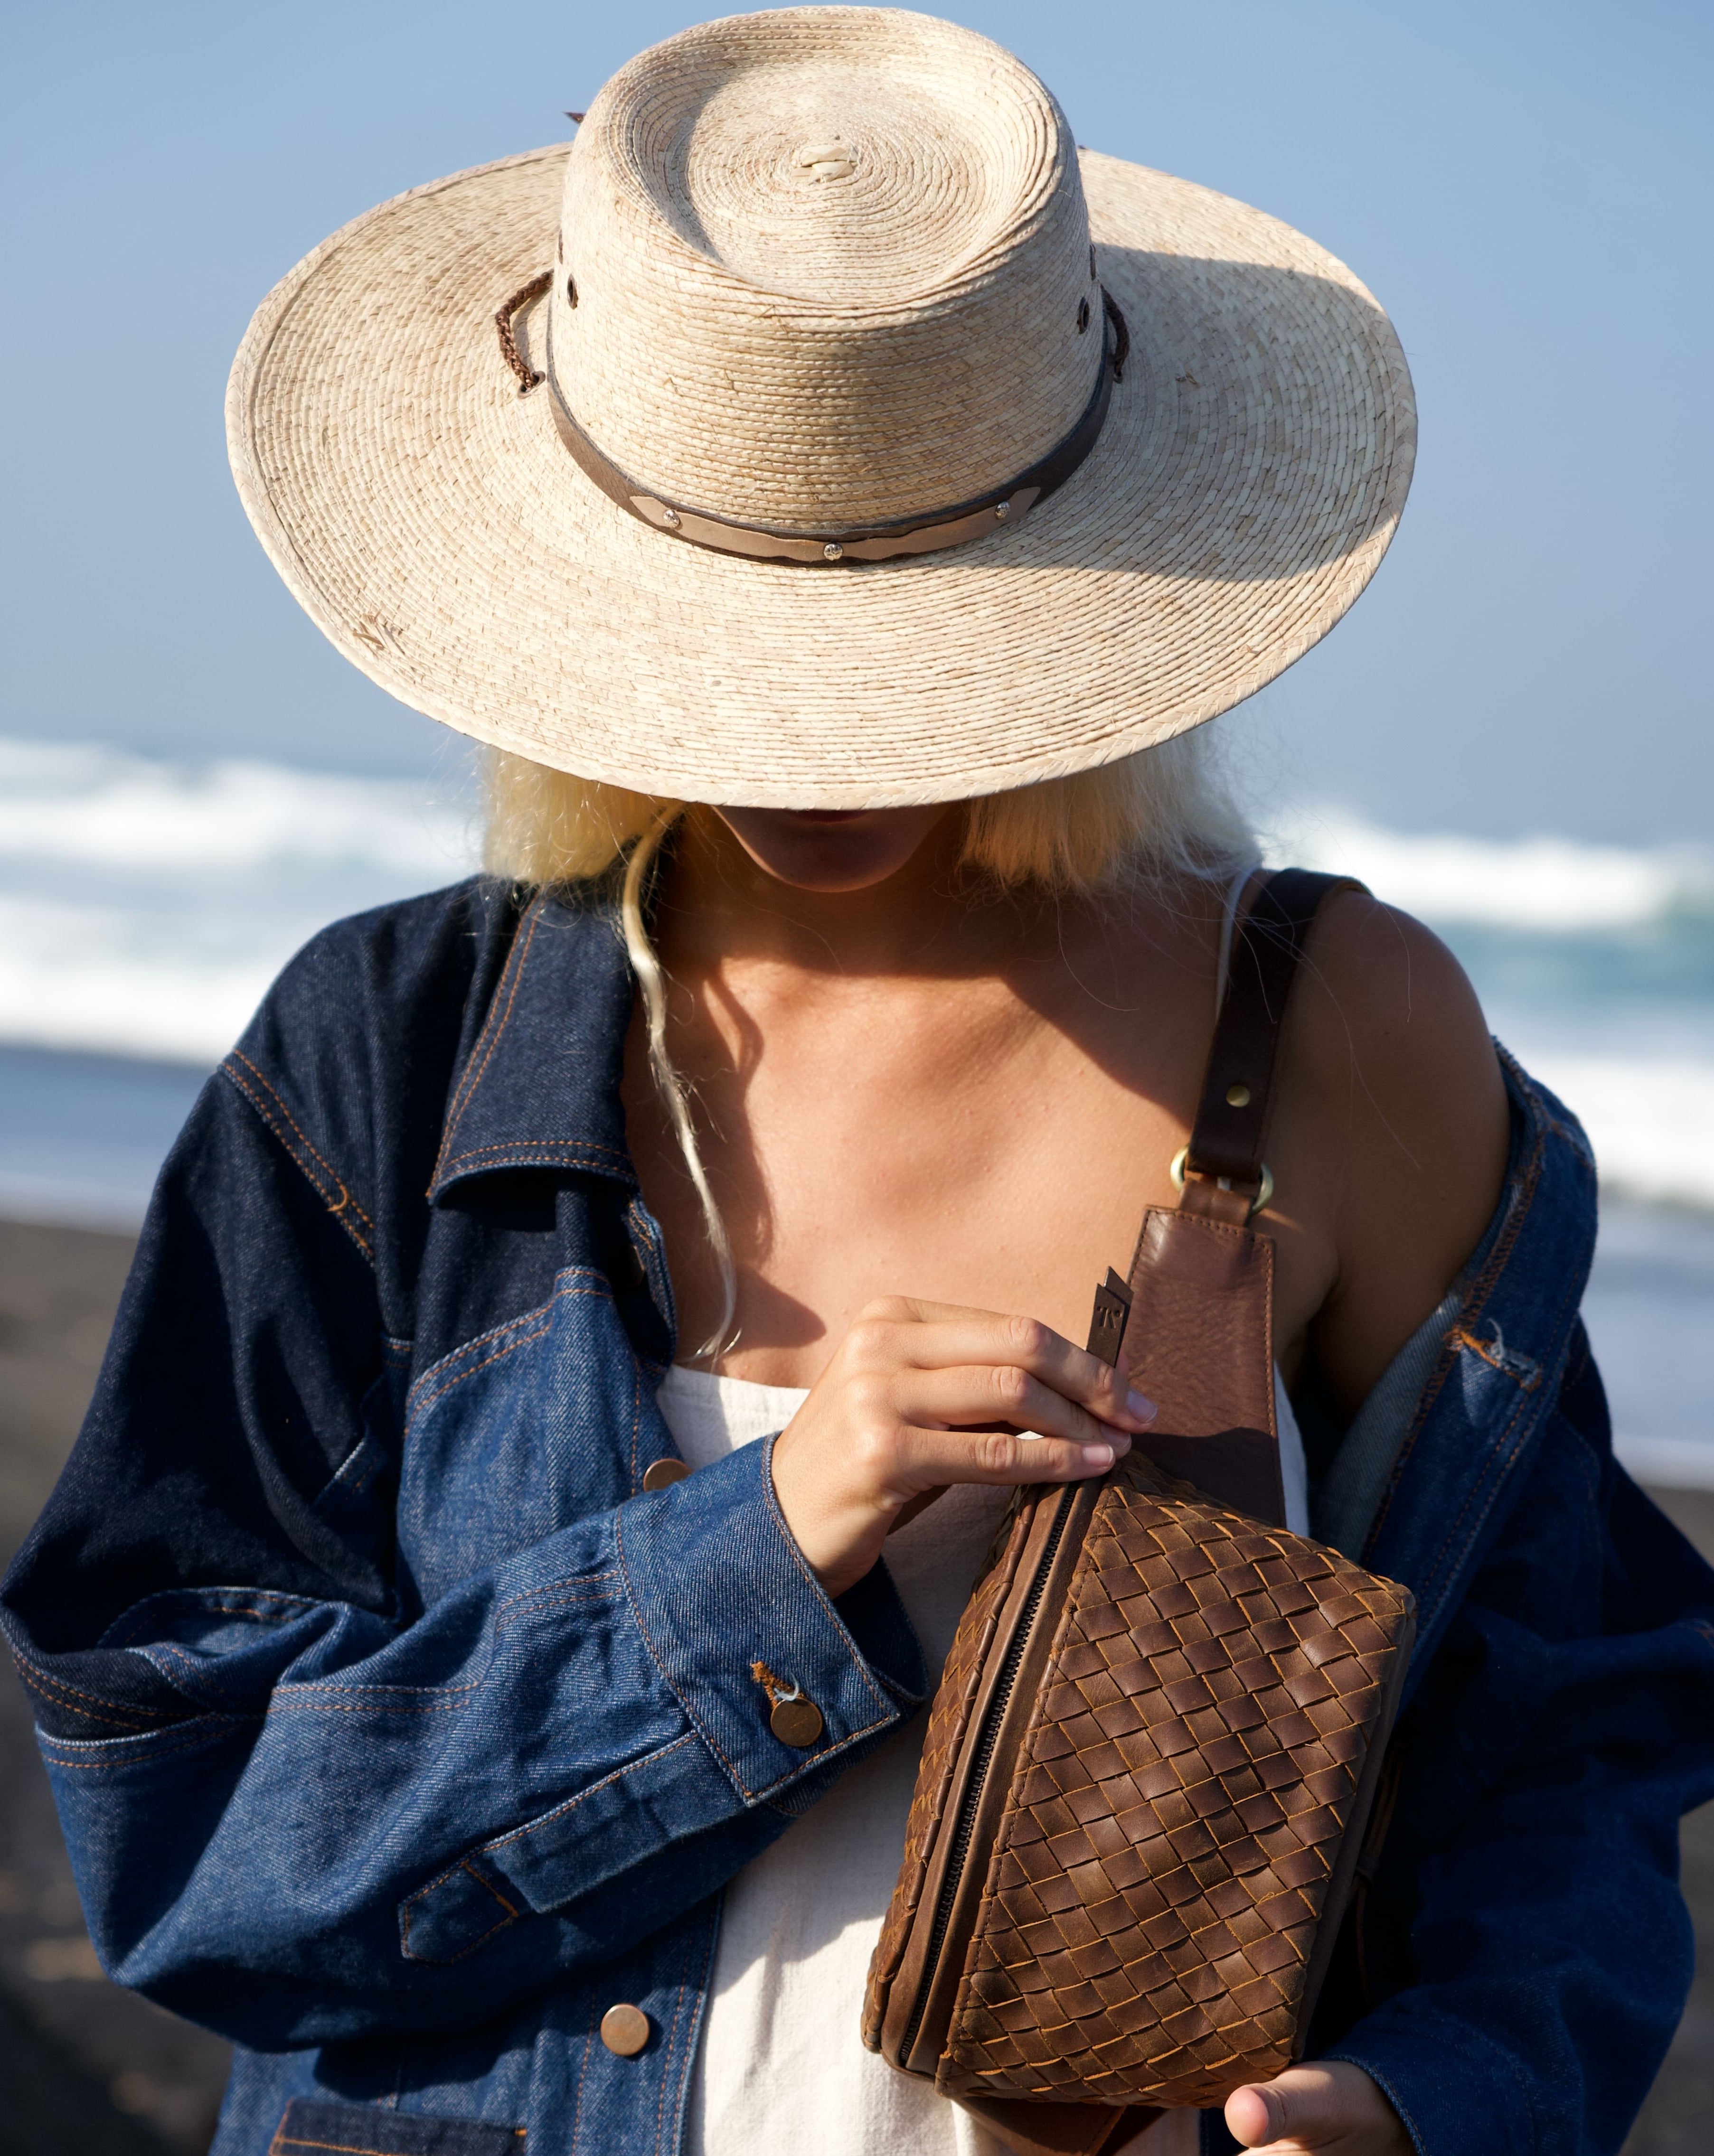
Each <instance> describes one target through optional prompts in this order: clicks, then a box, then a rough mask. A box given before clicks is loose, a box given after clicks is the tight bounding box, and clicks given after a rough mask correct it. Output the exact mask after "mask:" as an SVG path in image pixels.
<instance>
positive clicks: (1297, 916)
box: [1185, 869, 1365, 1198]
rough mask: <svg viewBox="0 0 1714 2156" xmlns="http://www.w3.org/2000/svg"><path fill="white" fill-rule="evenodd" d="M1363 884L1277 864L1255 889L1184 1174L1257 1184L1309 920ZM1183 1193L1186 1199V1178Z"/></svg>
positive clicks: (1239, 934)
mask: <svg viewBox="0 0 1714 2156" xmlns="http://www.w3.org/2000/svg"><path fill="white" fill-rule="evenodd" d="M1364 888H1365V886H1364V885H1361V884H1360V883H1358V882H1357V881H1356V880H1355V878H1353V877H1351V876H1335V875H1319V874H1317V873H1316V872H1315V870H1310V869H1279V870H1276V871H1275V873H1274V875H1270V876H1269V878H1268V879H1267V880H1266V881H1265V882H1264V884H1263V885H1262V887H1261V889H1260V890H1259V891H1258V892H1257V894H1256V896H1255V899H1254V901H1253V904H1252V905H1251V906H1250V909H1249V911H1248V913H1247V914H1246V915H1245V916H1243V919H1242V920H1241V921H1239V922H1238V926H1237V928H1236V930H1235V932H1234V933H1233V939H1232V963H1231V966H1230V968H1229V969H1228V974H1227V980H1226V994H1225V997H1224V999H1223V1000H1222V1004H1221V1006H1220V1015H1219V1018H1218V1019H1217V1021H1216V1023H1215V1027H1214V1039H1213V1041H1212V1045H1210V1047H1209V1050H1208V1063H1207V1070H1205V1071H1204V1073H1203V1075H1202V1099H1201V1100H1200V1101H1198V1103H1197V1119H1196V1122H1195V1123H1194V1124H1193V1125H1192V1129H1191V1142H1190V1147H1189V1150H1188V1152H1187V1153H1186V1159H1185V1168H1186V1175H1187V1176H1189V1175H1201V1176H1208V1177H1212V1178H1220V1179H1222V1180H1224V1181H1226V1182H1228V1183H1233V1185H1235V1186H1237V1187H1238V1188H1249V1189H1254V1188H1258V1187H1259V1185H1260V1183H1261V1180H1262V1148H1263V1146H1264V1143H1265V1142H1266V1139H1267V1136H1268V1116H1269V1109H1270V1108H1271V1107H1272V1106H1273V1101H1274V1067H1275V1065H1276V1063H1277V1061H1278V1059H1279V1034H1280V1029H1281V1027H1282V1025H1283V1024H1284V1020H1285V1009H1286V1005H1287V1004H1288V1002H1289V1000H1290V997H1291V989H1292V983H1293V982H1294V981H1295V979H1296V978H1297V969H1298V962H1299V960H1300V958H1301V957H1302V956H1303V949H1304V944H1305V940H1306V938H1307V937H1308V934H1309V930H1310V924H1311V923H1312V922H1313V921H1314V920H1315V916H1316V914H1317V913H1318V912H1319V911H1320V909H1321V907H1322V906H1323V904H1324V903H1325V901H1326V900H1327V899H1329V898H1330V897H1331V896H1332V894H1333V893H1334V892H1335V891H1361V890H1363V889H1364ZM1189 1195H1190V1185H1189V1183H1188V1182H1187V1183H1186V1197H1187V1198H1188V1197H1189Z"/></svg>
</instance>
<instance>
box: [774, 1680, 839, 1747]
mask: <svg viewBox="0 0 1714 2156" xmlns="http://www.w3.org/2000/svg"><path fill="white" fill-rule="evenodd" d="M768 1727H769V1728H770V1729H771V1730H772V1731H773V1732H774V1734H775V1736H776V1737H777V1738H779V1739H780V1743H782V1744H790V1746H791V1747H792V1748H793V1750H794V1751H797V1752H807V1751H808V1750H809V1748H810V1747H811V1745H812V1744H813V1743H815V1742H816V1738H819V1737H820V1735H821V1731H822V1729H823V1727H825V1725H824V1723H823V1722H822V1720H821V1708H820V1707H817V1706H816V1702H814V1700H812V1699H805V1698H804V1697H802V1695H801V1694H800V1695H799V1697H797V1698H796V1699H782V1700H781V1701H780V1704H779V1705H778V1706H777V1707H775V1710H774V1712H772V1713H771V1714H770V1715H769V1717H768Z"/></svg>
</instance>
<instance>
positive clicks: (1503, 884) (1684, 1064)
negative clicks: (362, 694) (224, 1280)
mask: <svg viewBox="0 0 1714 2156" xmlns="http://www.w3.org/2000/svg"><path fill="white" fill-rule="evenodd" d="M1266 835H1267V838H1268V841H1269V851H1270V855H1272V857H1273V858H1275V859H1279V860H1286V859H1289V860H1294V861H1298V862H1300V863H1303V864H1305V865H1310V866H1316V867H1325V868H1331V869H1338V870H1343V871H1346V872H1348V873H1351V874H1353V875H1358V876H1361V878H1362V879H1363V880H1364V881H1365V882H1366V883H1367V884H1368V885H1370V887H1371V888H1372V889H1373V890H1374V891H1377V893H1379V894H1380V895H1381V896H1384V897H1386V898H1387V899H1388V900H1390V901H1393V902H1394V903H1396V904H1397V905H1400V906H1404V907H1405V908H1407V909H1408V911H1411V912H1413V913H1415V914H1417V915H1418V916H1420V917H1421V918H1422V919H1423V920H1425V921H1428V923H1429V924H1430V925H1431V926H1432V927H1434V928H1435V929H1436V930H1437V931H1438V932H1439V933H1440V934H1441V935H1442V936H1444V937H1445V939H1446V940H1447V942H1449V944H1450V945H1451V946H1452V947H1453V949H1454V951H1455V952H1457V953H1458V955H1459V958H1460V959H1461V960H1462V962H1464V966H1465V967H1466V968H1468V970H1469V972H1470V975H1471V978H1473V980H1474V981H1475V984H1476V988H1477V989H1478V992H1479V993H1480V995H1481V998H1482V1000H1483V1004H1484V1007H1485V1009H1486V1011H1487V1013H1488V1017H1489V1021H1490V1024H1491V1025H1492V1027H1493V1029H1494V1030H1495V1033H1496V1034H1498V1035H1499V1036H1500V1039H1503V1040H1504V1041H1505V1042H1506V1045H1507V1046H1508V1047H1510V1048H1511V1049H1512V1050H1514V1052H1515V1053H1516V1055H1518V1056H1519V1057H1520V1058H1521V1060H1523V1062H1524V1063H1526V1065H1528V1066H1529V1068H1530V1069H1531V1070H1533V1071H1534V1072H1536V1075H1538V1076H1540V1077H1541V1078H1542V1080H1544V1081H1545V1082H1546V1083H1547V1084H1548V1085H1549V1086H1552V1088H1553V1090H1554V1091H1556V1092H1557V1093H1558V1094H1560V1095H1561V1096H1562V1098H1563V1099H1564V1100H1565V1101H1567V1103H1568V1105H1569V1106H1572V1108H1574V1109H1575V1110H1576V1111H1577V1113H1578V1115H1579V1116H1581V1117H1582V1119H1583V1123H1584V1126H1585V1127H1586V1128H1587V1129H1588V1132H1589V1136H1590V1137H1591V1140H1592V1141H1593V1145H1594V1148H1595V1155H1596V1158H1597V1161H1598V1164H1599V1167H1600V1170H1601V1177H1602V1186H1603V1221H1602V1229H1601V1238H1600V1243H1599V1246H1598V1252H1597V1256H1596V1265H1595V1272H1594V1276H1593V1281H1592V1282H1591V1285H1590V1289H1589V1293H1588V1301H1587V1303H1586V1314H1587V1317H1588V1324H1589V1330H1590V1333H1591V1336H1592V1337H1593V1340H1594V1343H1595V1347H1596V1350H1597V1353H1598V1356H1599V1358H1600V1359H1601V1363H1602V1367H1603V1374H1604V1376H1605V1378H1606V1380H1607V1384H1608V1393H1609V1394H1610V1396H1611V1399H1612V1401H1613V1407H1614V1427H1615V1430H1616V1432H1617V1434H1618V1443H1619V1448H1620V1450H1621V1453H1622V1455H1623V1456H1624V1458H1625V1459H1626V1460H1627V1461H1628V1462H1629V1464H1630V1465H1631V1466H1632V1467H1633V1468H1634V1471H1637V1472H1638V1473H1639V1474H1640V1475H1642V1476H1644V1477H1645V1479H1647V1480H1649V1481H1654V1482H1656V1483H1666V1484H1676V1485H1681V1486H1696V1487H1704V1488H1714V852H1710V851H1706V850H1696V849H1690V848H1662V849H1660V850H1655V851H1645V850H1625V849H1622V848H1617V847H1610V846H1598V845H1589V844H1580V843H1578V842H1575V841H1572V840H1570V839H1559V838H1553V837H1540V838H1531V839H1521V840H1518V841H1516V842H1512V843H1499V842H1494V841H1488V840H1479V839H1470V838H1468V837H1461V836H1459V835H1457V834H1444V835H1423V834H1408V833H1404V832H1400V831H1395V830H1387V829H1382V828H1380V827H1378V826H1377V825H1375V824H1372V823H1367V822H1365V821H1363V820H1361V819H1358V818H1356V817H1354V816H1351V815H1350V814H1345V813H1342V812H1341V811H1338V810H1336V809H1331V808H1298V809H1296V810H1295V811H1294V812H1292V813H1291V814H1289V815H1282V816H1280V817H1279V818H1278V819H1276V823H1275V826H1274V829H1272V830H1271V831H1270V832H1269V833H1268V834H1266ZM476 846H477V824H476V806H475V801H474V796H473V793H472V791H471V788H470V787H469V785H468V784H467V783H465V782H463V781H462V780H461V778H460V777H459V775H458V773H457V771H456V769H455V768H454V767H452V766H450V765H449V766H448V767H447V772H446V775H445V778H444V779H443V781H442V783H439V784H431V783H422V782H418V781H409V780H403V779H363V778H347V777H343V776H340V775H337V774H334V773H311V772H304V771H300V770H294V769H288V768H286V767H284V766H281V765H275V764H271V763H268V762H261V761H237V760H233V761H226V762H211V763H205V764H190V763H185V762H167V761H165V760H162V759H156V758H150V757H142V756H137V755H134V754H131V753H127V752H123V751H120V750H117V749H113V748H109V747H101V746H98V745H95V744H74V745H64V746H59V745H45V744H43V743H40V742H21V741H7V740H4V739H0V1214H3V1215H6V1216H8V1217H11V1218H13V1219H43V1220H65V1221H73V1222H80V1223H84V1224H90V1225H94V1226H100V1227H108V1228H119V1229H126V1228H131V1227H134V1226H135V1225H136V1222H137V1221H138V1219H140V1218H141V1216H142V1209H143V1206H144V1204H145V1203H146V1202H147V1196H148V1192H149V1188H150V1185H151V1183H152V1181H153V1178H154V1175H155V1173H156V1170H157V1168H158V1166H159V1164H160V1161H161V1158H162V1155H163V1154H164V1152H165V1151H166V1149H167V1146H168V1145H169V1144H170V1143H171V1142H172V1137H173V1135H174V1133H175V1132H176V1131H177V1130H178V1127H179V1125H180V1123H181V1122H183V1118H184V1116H185V1115H186V1113H187V1112H188V1109H189V1107H190V1105H191V1102H192V1101H193V1100H194V1098H195V1096H196V1093H197V1090H198V1087H199V1086H200V1085H201V1084H202V1083H203V1079H204V1078H205V1076H206V1075H207V1073H208V1070H210V1069H211V1068H212V1067H213V1065H214V1063H215V1062H216V1061H217V1060H219V1057H220V1056H221V1055H223V1054H224V1052H225V1050H226V1049H227V1048H228V1047H229V1045H230V1044H231V1042H232V1041H233V1039H234V1038H235V1037H236V1035H237V1034H238V1033H239V1031H240V1030H241V1029H242V1028H243V1026H244V1023H245V1021H246V1020H247V1019H248V1018H249V1016H250V1012H251V1011H252V1009H254V1008H255V1004H256V1002H257V1000H258V998H260V995H261V993H262V992H263V990H264V989H265V988H266V987H267V984H268V983H269V981H270V979H271V978H273V976H274V974H275V973H276V972H277V971H278V969H279V968H280V967H281V965H282V964H283V963H284V962H285V961H286V959H287V958H288V957H290V956H291V953H292V952H293V951H295V950H296V948H297V947H298V946H299V945H300V944H301V943H302V942H304V940H305V939H306V937H308V936H310V935H311V934H312V933H313V932H315V930H316V929H317V928H318V927H321V926H322V924H323V923H324V922H326V921H331V920H334V919H336V918H337V917H338V916H340V915H342V914H345V913H351V912H354V911H358V910H360V909H361V908H363V907H364V906H374V905H378V904H381V903H383V901H386V900H388V899H391V898H396V897H399V896H404V895H406V894H408V893H409V892H412V891H425V890H430V889H432V888H433V887H434V886H435V885H437V884H443V883H446V882H449V881H450V880H453V879H454V878H455V877H456V876H459V875H464V874H466V873H467V872H468V870H470V868H471V866H472V865H474V862H475V859H476Z"/></svg>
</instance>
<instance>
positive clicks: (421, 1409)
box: [405, 1281, 611, 1430]
mask: <svg viewBox="0 0 1714 2156" xmlns="http://www.w3.org/2000/svg"><path fill="white" fill-rule="evenodd" d="M578 1295H593V1296H600V1298H601V1299H602V1300H604V1301H610V1300H611V1296H610V1294H609V1291H608V1288H607V1285H606V1283H605V1281H603V1282H602V1283H601V1285H600V1286H599V1287H562V1288H556V1289H555V1290H554V1291H553V1296H552V1297H551V1298H550V1299H549V1300H548V1301H547V1302H544V1303H542V1304H540V1305H539V1306H538V1307H537V1308H536V1309H534V1310H527V1311H525V1312H524V1313H523V1315H522V1317H514V1318H512V1319H509V1320H508V1321H507V1325H505V1326H497V1327H495V1328H494V1331H493V1332H492V1333H487V1334H485V1335H482V1336H480V1337H478V1338H477V1339H476V1340H471V1341H468V1342H466V1344H465V1345H464V1346H463V1347H460V1348H457V1349H455V1351H454V1353H453V1354H452V1355H450V1356H448V1357H447V1358H446V1363H450V1362H453V1361H456V1359H457V1358H458V1357H459V1356H461V1355H467V1354H469V1353H470V1352H471V1348H473V1347H479V1346H480V1345H481V1341H482V1339H484V1338H486V1339H494V1338H496V1337H502V1336H503V1335H504V1334H505V1332H507V1331H508V1330H510V1329H511V1327H513V1326H518V1325H528V1323H529V1322H530V1321H531V1320H532V1319H533V1318H537V1317H541V1318H545V1320H546V1321H547V1322H545V1323H543V1324H542V1325H539V1326H538V1327H537V1328H536V1330H535V1331H534V1332H525V1333H522V1334H521V1335H520V1336H519V1337H517V1339H513V1340H507V1342H506V1344H505V1346H504V1347H497V1348H496V1349H495V1351H494V1353H492V1355H485V1356H484V1357H483V1358H482V1359H481V1362H480V1363H471V1365H470V1366H469V1367H468V1368H466V1369H462V1370H460V1371H459V1373H457V1375H456V1377H452V1378H448V1379H447V1381H446V1383H445V1384H444V1385H440V1386H438V1387H437V1388H436V1389H435V1391H433V1392H432V1393H429V1394H425V1397H424V1398H423V1399H419V1400H407V1402H406V1404H405V1422H406V1427H407V1430H409V1429H411V1428H413V1427H414V1425H415V1424H416V1423H417V1421H418V1419H419V1418H420V1417H421V1416H423V1415H425V1414H427V1413H428V1412H429V1410H430V1408H432V1407H435V1406H436V1405H437V1404H439V1403H440V1401H441V1400H444V1399H445V1397H446V1395H447V1394H448V1393H450V1392H454V1391H456V1389H457V1388H458V1387H459V1386H460V1385H461V1384H462V1383H464V1381H465V1379H466V1378H474V1377H475V1376H476V1373H477V1372H478V1371H479V1370H486V1369H487V1368H489V1366H490V1365H491V1364H492V1363H503V1362H504V1361H505V1359H506V1358H507V1356H508V1355H510V1354H512V1353H516V1351H517V1349H518V1348H520V1347H528V1346H529V1345H530V1344H531V1342H533V1341H537V1340H545V1339H546V1338H547V1337H548V1334H549V1333H550V1332H552V1331H553V1305H554V1304H555V1303H556V1302H558V1301H561V1300H562V1298H563V1297H564V1296H578ZM446 1363H436V1364H435V1368H434V1370H432V1371H430V1370H425V1371H424V1373H423V1374H422V1376H421V1377H420V1378H419V1379H418V1380H417V1383H419V1384H426V1383H428V1382H429V1380H430V1378H431V1377H433V1376H435V1375H436V1374H437V1373H439V1372H440V1371H441V1370H444V1369H445V1368H446Z"/></svg>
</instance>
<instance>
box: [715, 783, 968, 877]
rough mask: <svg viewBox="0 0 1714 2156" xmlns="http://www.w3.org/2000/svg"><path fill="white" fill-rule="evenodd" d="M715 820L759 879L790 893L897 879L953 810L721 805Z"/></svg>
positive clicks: (942, 806) (936, 806)
mask: <svg viewBox="0 0 1714 2156" xmlns="http://www.w3.org/2000/svg"><path fill="white" fill-rule="evenodd" d="M717 813H718V815H719V817H720V820H721V821H722V822H723V824H725V825H726V827H727V829H728V830H729V831H730V832H731V833H732V834H733V837H734V838H735V839H737V840H738V842H739V845H741V846H742V847H743V848H744V851H745V853H746V854H748V855H749V858H750V859H751V860H753V861H754V863H755V865H756V866H757V867H758V868H759V869H760V870H763V871H764V874H766V875H770V876H772V877H773V878H774V879H775V881H776V882H779V883H783V884H786V885H790V888H791V889H793V890H794V891H823V892H826V893H827V894H829V895H830V896H834V895H836V894H838V893H841V892H845V891H870V890H872V889H873V888H874V887H875V885H878V884H883V883H885V882H886V881H887V880H888V878H889V877H890V876H894V875H898V872H899V870H901V869H903V868H904V867H905V866H906V865H907V864H908V862H910V861H911V860H913V859H914V857H915V855H917V854H918V853H919V851H920V850H921V848H922V846H923V844H924V841H925V840H926V839H928V837H929V834H930V833H931V832H933V831H934V829H935V828H936V827H937V826H938V825H939V824H941V823H942V822H943V821H944V820H945V818H946V816H947V815H948V814H949V813H950V811H949V809H948V808H947V807H946V805H945V803H935V804H933V805H931V806H929V807H927V808H853V809H840V808H722V809H720V810H718V812H717Z"/></svg>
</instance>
